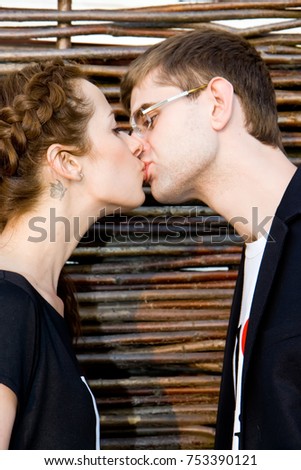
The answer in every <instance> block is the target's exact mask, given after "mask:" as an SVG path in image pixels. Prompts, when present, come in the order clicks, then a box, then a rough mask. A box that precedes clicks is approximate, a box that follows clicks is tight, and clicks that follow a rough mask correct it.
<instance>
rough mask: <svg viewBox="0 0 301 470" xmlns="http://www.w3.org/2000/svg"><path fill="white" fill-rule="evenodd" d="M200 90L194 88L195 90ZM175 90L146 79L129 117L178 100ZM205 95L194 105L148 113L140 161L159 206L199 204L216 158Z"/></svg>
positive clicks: (182, 103)
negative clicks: (193, 202) (169, 99)
mask: <svg viewBox="0 0 301 470" xmlns="http://www.w3.org/2000/svg"><path fill="white" fill-rule="evenodd" d="M198 85H199V84H197V83H196V84H195V86H196V87H197V86H198ZM181 91H184V90H180V89H179V88H177V87H176V86H173V85H171V86H168V85H166V86H162V85H158V84H157V83H156V75H155V74H150V75H148V76H147V77H146V79H145V80H144V81H143V82H142V83H141V84H140V85H139V86H137V87H135V88H134V89H133V92H132V96H131V114H132V115H133V114H135V113H136V111H138V110H139V109H140V108H141V107H143V108H144V109H146V108H147V107H150V106H151V105H153V104H155V103H158V102H160V101H162V100H166V99H167V98H171V97H173V96H175V95H178V94H179V93H180V92H181ZM205 93H206V90H203V91H201V93H200V94H199V96H198V97H197V98H195V99H189V98H188V97H186V96H185V97H182V98H180V99H176V100H175V101H171V102H169V103H167V104H165V105H163V106H160V107H158V108H156V109H154V110H153V111H151V112H150V113H148V121H151V128H150V129H148V130H146V132H145V133H144V135H143V137H141V138H142V140H143V141H144V153H143V156H142V160H143V161H144V162H145V163H146V166H147V180H148V182H149V184H150V186H151V190H152V194H153V196H154V197H155V198H156V199H157V200H158V201H160V202H162V203H181V202H184V201H188V200H192V199H199V198H200V195H201V186H202V181H203V178H205V177H206V175H207V173H208V171H209V170H210V164H211V162H212V160H213V158H214V155H215V153H216V145H217V143H216V139H215V134H214V132H213V130H212V129H211V125H210V120H209V118H208V117H207V115H208V109H207V108H208V105H209V103H208V100H206V96H205Z"/></svg>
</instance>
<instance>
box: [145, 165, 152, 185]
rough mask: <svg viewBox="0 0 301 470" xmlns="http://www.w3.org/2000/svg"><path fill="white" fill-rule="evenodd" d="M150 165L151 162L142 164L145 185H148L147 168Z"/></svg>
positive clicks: (148, 173)
mask: <svg viewBox="0 0 301 470" xmlns="http://www.w3.org/2000/svg"><path fill="white" fill-rule="evenodd" d="M151 164H152V162H145V163H144V181H145V182H146V183H149V181H150V172H149V166H150V165H151Z"/></svg>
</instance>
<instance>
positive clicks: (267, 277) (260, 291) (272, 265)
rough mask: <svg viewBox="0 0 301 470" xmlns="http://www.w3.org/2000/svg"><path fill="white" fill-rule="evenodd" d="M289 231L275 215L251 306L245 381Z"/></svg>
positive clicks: (245, 359)
mask: <svg viewBox="0 0 301 470" xmlns="http://www.w3.org/2000/svg"><path fill="white" fill-rule="evenodd" d="M287 231H288V228H287V225H286V224H285V223H284V222H283V221H282V220H281V219H279V218H278V217H277V216H275V218H274V220H273V224H272V227H271V231H270V234H269V237H268V240H267V244H266V248H265V251H264V254H263V258H262V263H261V267H260V270H259V273H258V279H257V283H256V287H255V292H254V297H253V302H252V307H251V313H250V319H249V327H248V334H247V339H246V348H245V357H244V370H243V379H242V380H243V383H244V378H245V375H246V373H247V370H248V367H249V362H250V357H251V355H252V350H253V347H254V342H255V338H256V336H257V332H258V328H259V323H260V320H261V318H262V315H263V313H264V310H265V305H266V302H267V299H268V295H269V293H270V290H271V287H272V284H273V280H274V277H275V274H276V271H277V266H278V263H279V261H280V257H281V254H282V250H283V245H284V241H285V237H286V234H287Z"/></svg>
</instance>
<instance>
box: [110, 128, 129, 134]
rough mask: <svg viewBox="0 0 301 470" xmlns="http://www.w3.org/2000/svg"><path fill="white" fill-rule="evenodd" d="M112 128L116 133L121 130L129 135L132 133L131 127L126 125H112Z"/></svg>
mask: <svg viewBox="0 0 301 470" xmlns="http://www.w3.org/2000/svg"><path fill="white" fill-rule="evenodd" d="M112 130H113V132H114V134H116V135H119V134H120V133H121V132H124V133H125V134H127V135H131V133H132V129H130V128H127V127H114V128H113V129H112Z"/></svg>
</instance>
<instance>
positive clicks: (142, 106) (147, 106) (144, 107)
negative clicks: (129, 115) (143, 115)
mask: <svg viewBox="0 0 301 470" xmlns="http://www.w3.org/2000/svg"><path fill="white" fill-rule="evenodd" d="M154 104H155V103H143V104H142V105H140V106H139V108H137V109H136V111H134V112H133V114H135V113H136V112H137V111H139V110H140V109H147V108H149V107H150V106H153V105H154Z"/></svg>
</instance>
